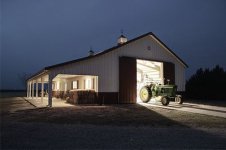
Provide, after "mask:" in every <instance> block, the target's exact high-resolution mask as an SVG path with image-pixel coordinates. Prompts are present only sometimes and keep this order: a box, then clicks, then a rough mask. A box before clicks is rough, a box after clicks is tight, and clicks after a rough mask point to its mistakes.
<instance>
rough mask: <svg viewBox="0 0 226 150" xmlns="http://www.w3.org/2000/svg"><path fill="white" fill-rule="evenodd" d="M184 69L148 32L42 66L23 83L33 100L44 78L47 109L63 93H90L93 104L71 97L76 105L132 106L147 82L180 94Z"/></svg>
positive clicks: (172, 54)
mask: <svg viewBox="0 0 226 150" xmlns="http://www.w3.org/2000/svg"><path fill="white" fill-rule="evenodd" d="M50 58H51V57H50ZM187 67H188V66H187V64H186V63H185V62H183V60H182V59H181V58H179V57H178V56H177V55H176V54H175V53H174V52H173V51H172V50H171V49H170V48H169V47H167V46H166V45H165V44H164V43H163V42H162V41H161V40H160V39H159V38H158V37H157V36H156V35H155V34H153V33H152V32H149V33H146V34H143V35H141V36H138V37H136V38H133V39H131V40H127V38H126V36H124V35H121V36H120V37H119V38H118V39H117V45H116V46H113V47H111V48H109V49H106V50H103V51H101V52H97V53H95V52H94V51H93V50H90V51H88V55H87V56H86V57H82V58H79V59H75V60H71V61H67V62H63V63H59V64H55V65H51V66H47V67H44V68H43V69H42V70H41V71H39V72H37V73H36V74H34V75H33V76H31V77H30V78H29V79H28V80H27V93H28V94H27V96H28V97H31V98H32V99H33V98H34V96H35V92H34V89H35V86H34V85H35V84H37V83H40V82H41V83H42V84H43V83H44V78H46V79H45V83H47V84H48V93H49V94H48V106H50V107H51V106H52V97H59V98H64V99H67V97H68V96H67V95H66V96H65V93H66V94H68V92H69V93H70V92H74V93H78V92H80V91H83V92H84V91H92V92H93V93H95V94H96V95H97V97H96V99H97V101H92V100H87V99H89V98H87V97H86V98H82V99H81V101H78V100H76V98H75V97H76V96H74V98H73V100H74V103H76V104H80V103H81V104H93V103H98V102H101V103H102V104H135V103H137V102H139V97H138V95H139V90H140V88H141V87H142V86H144V85H145V84H149V83H151V82H153V83H158V84H176V85H177V87H178V91H180V92H181V91H184V90H185V69H186V68H187ZM36 89H37V88H36ZM36 91H37V90H36ZM36 93H37V92H36ZM84 95H87V94H84ZM36 97H37V94H36ZM69 98H70V96H69Z"/></svg>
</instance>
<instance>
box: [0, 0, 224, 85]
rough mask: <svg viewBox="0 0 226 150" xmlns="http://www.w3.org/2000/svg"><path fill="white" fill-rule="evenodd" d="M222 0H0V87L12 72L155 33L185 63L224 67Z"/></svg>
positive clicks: (13, 78)
mask: <svg viewBox="0 0 226 150" xmlns="http://www.w3.org/2000/svg"><path fill="white" fill-rule="evenodd" d="M225 14H226V1H225V0H123V1H122V0H111V1H110V0H108V1H106V0H89V1H88V0H1V53H0V56H1V70H0V71H1V87H0V88H1V89H17V88H22V84H21V81H20V80H19V78H18V76H19V75H21V74H24V73H27V74H30V73H35V72H37V71H38V70H40V69H42V68H43V67H45V66H49V65H53V64H56V63H61V62H64V61H68V60H73V59H76V58H80V57H84V56H87V54H88V51H89V49H90V46H92V47H93V50H94V51H96V52H97V51H102V50H104V49H107V48H110V47H112V46H115V45H116V40H117V38H118V36H119V35H120V30H121V29H122V28H123V29H124V33H125V35H126V36H127V37H128V39H132V38H135V37H137V36H139V35H141V34H144V33H147V32H153V33H155V34H156V35H157V36H158V37H159V38H160V39H161V40H162V41H163V42H164V43H165V44H166V45H167V46H169V47H170V48H171V49H173V51H174V52H175V53H176V54H178V56H179V57H181V58H182V59H183V60H184V61H185V62H186V63H187V64H188V65H189V68H188V69H187V73H186V75H187V78H189V77H190V76H191V74H193V73H194V72H195V71H196V69H198V68H200V67H204V68H206V67H208V68H212V67H214V66H215V65H216V64H219V65H220V66H222V67H224V68H225V69H226V16H225Z"/></svg>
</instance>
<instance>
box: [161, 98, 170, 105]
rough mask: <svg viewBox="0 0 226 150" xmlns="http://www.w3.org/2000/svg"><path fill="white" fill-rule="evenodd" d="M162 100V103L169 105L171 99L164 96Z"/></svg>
mask: <svg viewBox="0 0 226 150" xmlns="http://www.w3.org/2000/svg"><path fill="white" fill-rule="evenodd" d="M161 102H162V105H164V106H167V105H169V102H170V99H169V98H168V97H166V96H163V97H162V98H161Z"/></svg>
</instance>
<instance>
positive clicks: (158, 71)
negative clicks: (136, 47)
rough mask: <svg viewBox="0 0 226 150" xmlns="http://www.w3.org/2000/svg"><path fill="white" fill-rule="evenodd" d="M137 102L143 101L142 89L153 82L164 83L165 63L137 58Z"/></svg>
mask: <svg viewBox="0 0 226 150" xmlns="http://www.w3.org/2000/svg"><path fill="white" fill-rule="evenodd" d="M136 62H137V63H136V65H137V102H141V100H140V97H139V93H140V89H141V88H142V87H143V86H145V85H149V84H151V83H157V84H163V82H164V78H163V63H162V62H156V61H149V60H141V59H137V61H136Z"/></svg>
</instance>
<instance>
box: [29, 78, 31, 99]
mask: <svg viewBox="0 0 226 150" xmlns="http://www.w3.org/2000/svg"><path fill="white" fill-rule="evenodd" d="M29 97H31V81H30V82H29Z"/></svg>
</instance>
